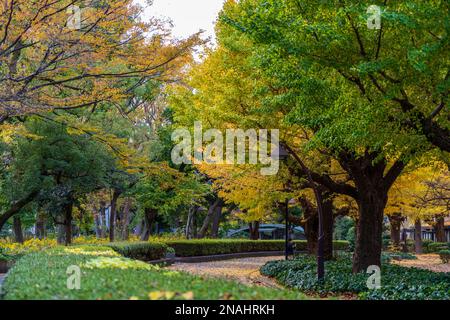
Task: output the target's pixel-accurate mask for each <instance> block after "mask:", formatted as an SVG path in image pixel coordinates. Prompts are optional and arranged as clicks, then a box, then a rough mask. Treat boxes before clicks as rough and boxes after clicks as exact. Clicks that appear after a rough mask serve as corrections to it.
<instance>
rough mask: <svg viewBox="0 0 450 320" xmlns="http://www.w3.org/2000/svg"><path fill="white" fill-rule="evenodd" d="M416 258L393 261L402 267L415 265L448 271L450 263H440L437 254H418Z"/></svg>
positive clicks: (427, 268)
mask: <svg viewBox="0 0 450 320" xmlns="http://www.w3.org/2000/svg"><path fill="white" fill-rule="evenodd" d="M416 257H417V259H414V260H407V259H405V260H401V261H393V263H395V264H399V265H401V266H403V267H415V268H419V269H426V270H431V271H434V272H450V263H442V261H441V258H440V257H439V255H437V254H418V255H416Z"/></svg>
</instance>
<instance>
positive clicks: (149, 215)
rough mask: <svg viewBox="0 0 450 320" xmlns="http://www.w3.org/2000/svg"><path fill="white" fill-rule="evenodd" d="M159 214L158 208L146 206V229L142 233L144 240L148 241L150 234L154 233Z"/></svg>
mask: <svg viewBox="0 0 450 320" xmlns="http://www.w3.org/2000/svg"><path fill="white" fill-rule="evenodd" d="M157 215H158V210H156V209H150V208H146V209H145V210H144V221H145V226H144V230H143V232H142V235H141V240H142V241H148V239H149V238H150V234H151V233H152V228H153V223H154V222H155V220H156V217H157Z"/></svg>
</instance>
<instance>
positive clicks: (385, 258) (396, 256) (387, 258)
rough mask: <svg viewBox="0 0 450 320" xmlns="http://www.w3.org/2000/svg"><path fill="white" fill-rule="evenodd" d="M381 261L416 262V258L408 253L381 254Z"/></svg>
mask: <svg viewBox="0 0 450 320" xmlns="http://www.w3.org/2000/svg"><path fill="white" fill-rule="evenodd" d="M381 259H382V261H385V262H390V261H391V260H416V259H417V257H416V256H415V255H413V254H411V253H408V252H400V251H397V252H383V253H382V254H381Z"/></svg>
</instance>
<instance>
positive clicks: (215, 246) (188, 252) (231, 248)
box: [164, 239, 348, 257]
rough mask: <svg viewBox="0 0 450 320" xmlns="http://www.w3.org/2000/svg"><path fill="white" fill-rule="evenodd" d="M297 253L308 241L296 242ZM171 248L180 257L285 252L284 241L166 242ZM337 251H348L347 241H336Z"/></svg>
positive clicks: (303, 249)
mask: <svg viewBox="0 0 450 320" xmlns="http://www.w3.org/2000/svg"><path fill="white" fill-rule="evenodd" d="M294 242H295V245H296V250H297V251H306V250H307V243H306V241H302V240H299V241H294ZM164 243H166V244H167V245H168V246H169V247H171V248H173V249H175V253H176V255H177V256H178V257H194V256H209V255H217V254H229V253H244V252H259V251H284V249H285V242H284V241H283V240H257V241H252V240H234V239H233V240H209V239H201V240H169V241H165V242H164ZM334 248H335V250H346V249H347V248H348V242H347V241H335V242H334Z"/></svg>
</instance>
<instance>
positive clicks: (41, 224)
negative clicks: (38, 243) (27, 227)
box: [36, 211, 45, 240]
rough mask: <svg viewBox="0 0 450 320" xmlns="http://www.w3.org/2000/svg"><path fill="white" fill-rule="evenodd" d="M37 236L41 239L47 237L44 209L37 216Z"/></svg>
mask: <svg viewBox="0 0 450 320" xmlns="http://www.w3.org/2000/svg"><path fill="white" fill-rule="evenodd" d="M36 237H37V238H38V239H39V240H42V239H44V238H45V214H44V212H42V211H39V212H38V213H37V217H36Z"/></svg>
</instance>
